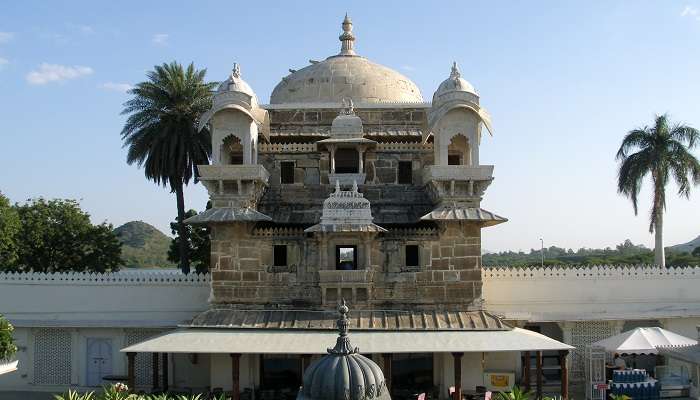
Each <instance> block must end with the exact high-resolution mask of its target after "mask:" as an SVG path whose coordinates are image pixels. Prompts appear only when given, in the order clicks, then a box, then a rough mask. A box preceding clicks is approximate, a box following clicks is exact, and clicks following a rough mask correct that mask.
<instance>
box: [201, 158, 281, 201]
mask: <svg viewBox="0 0 700 400" xmlns="http://www.w3.org/2000/svg"><path fill="white" fill-rule="evenodd" d="M197 169H198V170H199V180H200V181H202V184H203V185H204V186H205V187H206V188H207V191H209V196H210V197H211V200H212V206H213V207H214V208H219V207H238V208H255V206H256V204H257V202H258V200H260V197H261V196H262V194H263V191H264V190H265V187H267V184H268V180H269V179H270V173H269V172H267V170H266V169H265V167H263V166H262V165H258V164H247V165H199V166H198V167H197Z"/></svg>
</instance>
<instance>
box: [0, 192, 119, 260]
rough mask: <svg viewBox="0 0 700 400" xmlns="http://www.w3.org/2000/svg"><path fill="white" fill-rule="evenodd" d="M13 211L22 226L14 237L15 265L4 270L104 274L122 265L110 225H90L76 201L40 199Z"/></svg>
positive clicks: (117, 245)
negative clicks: (15, 246)
mask: <svg viewBox="0 0 700 400" xmlns="http://www.w3.org/2000/svg"><path fill="white" fill-rule="evenodd" d="M14 208H15V210H16V211H17V214H18V216H19V220H20V224H21V228H20V230H19V231H18V232H17V234H16V236H15V238H16V243H17V262H16V263H15V264H14V265H11V266H4V267H5V269H9V270H14V271H38V272H62V271H91V272H105V271H116V270H118V269H119V266H120V265H121V264H122V259H121V244H120V243H119V241H118V240H117V237H116V235H114V233H112V225H109V224H106V223H102V224H99V225H93V224H92V223H91V222H90V216H89V215H88V214H87V213H86V212H84V211H83V210H81V209H80V205H79V204H78V203H77V202H76V201H74V200H61V199H54V200H48V201H47V200H44V199H42V198H39V199H34V200H29V201H28V202H27V203H25V204H23V205H15V206H14ZM0 268H3V266H2V265H0Z"/></svg>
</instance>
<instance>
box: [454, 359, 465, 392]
mask: <svg viewBox="0 0 700 400" xmlns="http://www.w3.org/2000/svg"><path fill="white" fill-rule="evenodd" d="M463 355H464V353H452V357H453V358H454V370H455V393H454V398H453V400H462V356H463Z"/></svg>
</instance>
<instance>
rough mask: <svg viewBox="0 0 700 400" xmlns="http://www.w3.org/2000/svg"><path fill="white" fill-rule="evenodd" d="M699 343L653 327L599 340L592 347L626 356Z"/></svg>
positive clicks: (653, 352) (654, 352) (652, 352)
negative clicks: (665, 347) (659, 348)
mask: <svg viewBox="0 0 700 400" xmlns="http://www.w3.org/2000/svg"><path fill="white" fill-rule="evenodd" d="M697 343H698V341H697V340H694V339H690V338H687V337H685V336H681V335H679V334H677V333H673V332H670V331H667V330H665V329H661V328H657V327H653V328H636V329H632V330H631V331H627V332H622V333H620V334H619V335H615V336H612V337H609V338H607V339H603V340H599V341H597V342H595V343H593V344H592V345H591V346H597V347H603V348H605V350H607V351H610V352H616V353H624V354H657V353H658V350H657V348H658V347H664V346H674V347H678V346H691V345H694V344H697Z"/></svg>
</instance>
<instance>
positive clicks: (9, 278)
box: [0, 270, 210, 290]
mask: <svg viewBox="0 0 700 400" xmlns="http://www.w3.org/2000/svg"><path fill="white" fill-rule="evenodd" d="M209 279H210V276H209V274H196V273H190V274H188V275H185V274H183V273H181V272H180V271H176V270H167V271H163V270H138V271H129V270H125V271H119V272H106V273H92V272H56V273H43V272H16V273H15V272H5V273H0V285H3V284H17V283H19V284H49V285H51V284H60V285H65V284H72V283H75V284H79V285H152V284H168V285H173V284H184V285H191V284H195V285H208V284H209ZM0 290H1V289H0Z"/></svg>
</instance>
